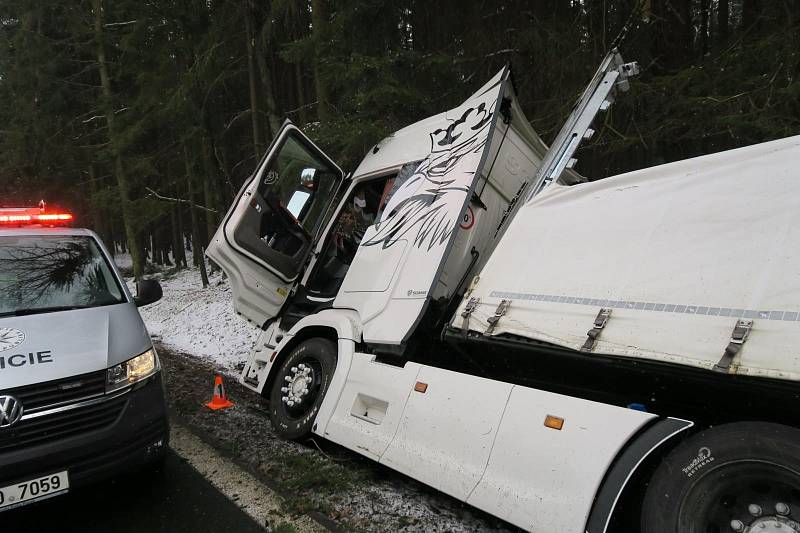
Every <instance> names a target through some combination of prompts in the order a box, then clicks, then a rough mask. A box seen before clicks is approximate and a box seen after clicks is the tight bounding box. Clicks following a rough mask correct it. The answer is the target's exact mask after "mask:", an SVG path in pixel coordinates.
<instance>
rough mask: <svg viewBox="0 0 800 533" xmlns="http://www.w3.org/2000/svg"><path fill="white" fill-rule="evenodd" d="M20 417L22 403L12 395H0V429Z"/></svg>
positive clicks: (17, 420)
mask: <svg viewBox="0 0 800 533" xmlns="http://www.w3.org/2000/svg"><path fill="white" fill-rule="evenodd" d="M20 418H22V403H21V402H20V401H19V400H17V399H16V398H14V397H13V396H0V429H3V428H7V427H10V426H13V425H14V424H16V423H17V422H19V419H20Z"/></svg>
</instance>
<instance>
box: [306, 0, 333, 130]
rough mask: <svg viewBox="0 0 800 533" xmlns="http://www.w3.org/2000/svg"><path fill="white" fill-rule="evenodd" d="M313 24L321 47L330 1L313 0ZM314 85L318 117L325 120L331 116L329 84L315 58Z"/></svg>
mask: <svg viewBox="0 0 800 533" xmlns="http://www.w3.org/2000/svg"><path fill="white" fill-rule="evenodd" d="M311 25H312V28H313V30H312V31H313V32H314V37H315V42H316V46H317V48H318V49H319V48H320V47H321V45H322V43H323V42H324V40H325V38H326V35H327V31H326V27H327V25H328V1H327V0H311ZM314 87H315V89H316V91H317V118H318V119H319V121H320V122H325V121H327V120H328V118H329V117H330V107H329V103H328V85H327V83H326V82H325V79H324V78H323V76H322V73H321V69H320V65H319V60H318V59H315V60H314Z"/></svg>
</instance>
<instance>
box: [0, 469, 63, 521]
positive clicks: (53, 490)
mask: <svg viewBox="0 0 800 533" xmlns="http://www.w3.org/2000/svg"><path fill="white" fill-rule="evenodd" d="M67 490H69V477H68V476H67V472H66V471H64V472H58V473H56V474H50V475H48V476H42V477H37V478H35V479H30V480H28V481H21V482H19V483H14V484H13V485H8V486H7V487H0V511H7V510H8V509H13V508H14V507H19V506H21V505H27V504H29V503H33V502H35V501H38V500H44V499H46V498H52V497H53V496H58V495H59V494H63V493H65V492H67Z"/></svg>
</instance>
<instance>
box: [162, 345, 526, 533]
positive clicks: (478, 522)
mask: <svg viewBox="0 0 800 533" xmlns="http://www.w3.org/2000/svg"><path fill="white" fill-rule="evenodd" d="M158 350H159V354H160V356H161V360H162V364H163V366H164V372H165V377H166V387H167V401H168V403H169V408H170V414H171V416H172V417H173V418H174V419H175V421H176V422H177V423H179V424H181V425H182V426H183V427H185V428H187V429H188V430H189V431H191V432H192V433H193V434H194V435H195V436H196V437H198V438H199V439H200V440H202V441H203V442H205V443H206V444H209V445H211V446H213V447H214V448H215V449H216V450H217V451H218V452H220V453H221V454H222V455H224V456H225V457H227V458H229V459H230V460H232V461H234V462H235V463H236V464H238V465H239V466H240V467H242V468H243V469H245V470H246V471H248V472H249V473H250V474H252V475H253V476H254V477H255V478H257V479H258V480H259V481H260V482H262V483H263V484H264V485H266V486H267V487H269V488H270V489H271V490H273V491H274V492H276V493H277V494H279V495H280V496H281V500H282V501H281V505H280V509H278V510H277V511H275V512H274V515H275V517H274V520H273V521H272V522H271V525H270V527H275V525H277V524H281V523H282V522H283V521H284V519H285V518H286V517H295V516H299V515H308V517H309V518H311V519H312V520H314V522H316V523H317V524H318V525H321V526H322V527H324V528H326V529H329V530H331V531H365V532H373V531H374V532H384V531H407V532H415V531H420V532H422V531H424V532H445V531H448V532H449V531H452V532H472V531H514V529H513V528H511V526H509V525H508V524H506V523H504V522H502V521H500V520H497V519H494V518H492V517H490V516H489V515H486V514H485V513H482V512H480V511H476V510H474V509H472V508H471V507H469V506H466V505H465V504H463V503H461V502H459V501H457V500H455V499H453V498H450V497H449V496H446V495H444V494H441V493H439V492H436V491H434V490H432V489H430V488H429V487H427V486H425V485H422V484H421V483H418V482H416V481H414V480H412V479H409V478H407V477H405V476H403V475H401V474H398V473H396V472H394V471H392V470H389V469H387V468H385V467H383V466H381V465H379V464H377V463H375V462H373V461H370V460H368V459H366V458H363V457H361V456H359V455H357V454H354V453H352V452H350V451H349V450H346V449H344V448H342V447H340V446H338V445H335V444H333V443H330V442H327V441H324V440H322V439H319V438H314V439H309V440H308V441H306V442H303V443H297V442H291V441H285V440H283V439H280V438H279V437H278V436H277V435H276V434H275V433H274V432H273V430H272V426H271V424H270V422H269V419H268V417H267V411H266V407H265V404H264V403H263V401H262V400H261V399H260V398H259V397H258V396H257V395H256V394H254V393H253V392H251V391H249V390H247V389H245V388H244V387H242V386H241V385H239V383H238V382H236V380H235V376H230V375H227V376H225V378H226V379H225V386H226V389H227V392H228V396H229V397H230V399H231V400H232V401H233V402H234V404H235V407H233V408H231V409H227V410H223V411H216V412H215V411H211V410H210V409H207V408H206V407H205V406H204V404H205V403H206V402H208V401H209V400H210V397H211V391H212V385H213V376H214V374H215V373H216V372H220V371H221V370H222V369H218V368H216V367H214V365H213V364H211V363H209V362H207V361H204V360H200V359H197V358H195V357H192V356H188V355H184V354H181V353H177V352H175V351H172V350H170V349H168V348H166V347H164V346H158Z"/></svg>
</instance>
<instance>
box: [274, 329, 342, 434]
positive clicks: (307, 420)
mask: <svg viewBox="0 0 800 533" xmlns="http://www.w3.org/2000/svg"><path fill="white" fill-rule="evenodd" d="M335 369H336V344H334V343H333V342H332V341H329V340H328V339H323V338H319V337H315V338H313V339H308V340H305V341H303V342H301V343H300V344H298V345H297V346H296V347H295V348H294V349H293V350H292V352H291V353H290V354H289V357H287V358H286V360H285V361H284V362H283V364H282V365H281V367H280V369H279V370H278V373H277V374H275V380H274V381H273V382H272V390H270V394H269V418H270V420H271V421H272V426H273V427H274V428H275V430H276V431H277V432H278V434H279V435H280V436H281V437H284V438H286V439H301V438H303V437H306V436H308V435H309V434H311V428H312V426H313V425H314V419H315V418H316V417H317V412H318V411H319V406H320V405H321V404H322V399H323V398H324V397H325V393H326V392H327V390H328V385H329V384H330V381H331V377H333V371H334V370H335Z"/></svg>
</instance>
